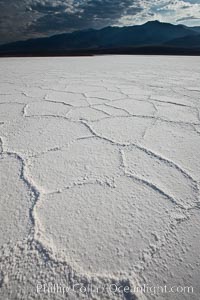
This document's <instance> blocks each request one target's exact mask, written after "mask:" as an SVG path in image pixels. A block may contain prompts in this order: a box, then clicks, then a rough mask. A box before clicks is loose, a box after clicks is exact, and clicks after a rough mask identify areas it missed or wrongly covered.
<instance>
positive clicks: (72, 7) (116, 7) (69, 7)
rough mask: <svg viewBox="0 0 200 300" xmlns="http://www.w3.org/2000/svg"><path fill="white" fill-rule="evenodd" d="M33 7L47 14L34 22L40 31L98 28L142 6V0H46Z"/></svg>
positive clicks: (35, 27) (34, 9) (32, 7)
mask: <svg viewBox="0 0 200 300" xmlns="http://www.w3.org/2000/svg"><path fill="white" fill-rule="evenodd" d="M134 3H135V5H134ZM50 4H51V5H50ZM31 9H32V10H33V11H37V12H40V13H43V14H44V15H43V16H42V17H41V18H39V19H38V20H37V21H36V22H34V23H33V24H32V26H31V29H32V30H36V31H41V32H44V31H52V30H55V31H71V30H74V29H80V28H82V29H83V28H88V27H93V28H99V27H102V26H107V25H111V24H113V23H114V22H116V20H118V19H119V18H120V17H122V16H124V15H126V14H127V13H131V14H133V15H134V14H136V13H138V12H139V11H141V10H142V8H141V6H140V3H139V1H133V0H123V1H120V0H90V1H88V0H85V1H78V2H77V1H53V2H52V1H51V2H50V1H43V2H39V3H35V4H33V5H31Z"/></svg>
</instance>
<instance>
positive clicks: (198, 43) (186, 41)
mask: <svg viewBox="0 0 200 300" xmlns="http://www.w3.org/2000/svg"><path fill="white" fill-rule="evenodd" d="M165 45H166V46H172V47H176V48H177V47H179V48H190V49H192V48H199V49H200V34H198V35H195V36H194V35H192V36H191V35H187V36H184V37H182V38H178V39H174V40H171V41H169V42H167V43H165Z"/></svg>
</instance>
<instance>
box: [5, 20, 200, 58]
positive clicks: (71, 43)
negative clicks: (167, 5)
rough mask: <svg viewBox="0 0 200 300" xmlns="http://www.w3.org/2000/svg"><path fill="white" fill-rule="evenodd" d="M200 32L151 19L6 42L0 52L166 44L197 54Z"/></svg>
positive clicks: (59, 51) (82, 50) (78, 50)
mask: <svg viewBox="0 0 200 300" xmlns="http://www.w3.org/2000/svg"><path fill="white" fill-rule="evenodd" d="M198 28H199V31H198ZM199 32H200V27H186V26H184V25H172V24H169V23H161V22H159V21H151V22H147V23H145V24H143V25H135V26H129V27H105V28H103V29H100V30H95V29H88V30H84V31H75V32H72V33H64V34H59V35H54V36H51V37H46V38H37V39H30V40H27V41H19V42H14V43H9V44H6V45H2V46H0V55H2V56H6V55H26V54H27V55H28V54H30V55H37V54H39V53H40V54H43V55H45V53H46V54H49V55H51V53H52V54H55V55H56V53H57V54H58V55H60V54H65V53H66V54H70V53H71V54H73V53H80V54H81V53H87V52H88V53H92V51H94V53H95V52H100V53H101V52H102V53H104V52H105V53H107V52H109V51H111V50H114V49H118V52H120V51H121V52H124V51H125V49H128V50H129V52H130V51H131V49H133V50H134V51H136V49H141V48H149V49H155V48H156V47H158V48H159V49H161V52H162V48H163V49H165V50H166V47H168V48H170V49H174V48H177V49H179V48H180V49H182V50H183V49H190V48H191V49H193V50H195V53H196V52H197V53H198V51H199V50H200V41H199ZM190 45H191V46H190ZM134 51H133V52H134ZM176 51H177V50H176ZM136 52H137V51H136ZM152 54H153V53H152ZM161 54H162V53H161Z"/></svg>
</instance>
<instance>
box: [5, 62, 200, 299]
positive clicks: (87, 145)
mask: <svg viewBox="0 0 200 300" xmlns="http://www.w3.org/2000/svg"><path fill="white" fill-rule="evenodd" d="M0 69H1V75H0V228H1V230H0V299H5V300H17V299H19V300H29V299H37V300H38V299H42V300H45V299H48V300H54V299H55V300H59V299H70V300H75V299H102V300H104V299H124V300H125V299H127V300H136V299H138V300H140V299H142V300H143V299H145V300H151V299H157V300H167V299H169V300H199V299H200V251H199V249H200V229H199V227H200V192H199V187H200V84H199V83H200V58H199V57H175V56H174V57H167V56H165V57H164V56H160V57H159V56H101V57H100V56H99V57H98V56H97V57H82V58H78V57H76V58H70V57H68V58H6V59H1V60H0Z"/></svg>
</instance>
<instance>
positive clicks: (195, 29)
mask: <svg viewBox="0 0 200 300" xmlns="http://www.w3.org/2000/svg"><path fill="white" fill-rule="evenodd" d="M191 28H192V30H194V31H196V32H198V33H200V26H195V27H191Z"/></svg>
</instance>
